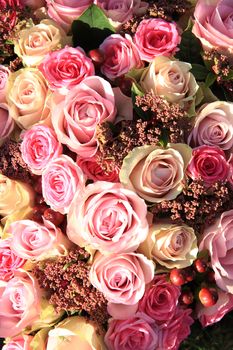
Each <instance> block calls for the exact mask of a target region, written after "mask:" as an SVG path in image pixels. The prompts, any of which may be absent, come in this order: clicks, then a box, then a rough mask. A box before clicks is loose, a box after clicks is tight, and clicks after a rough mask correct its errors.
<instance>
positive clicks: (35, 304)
mask: <svg viewBox="0 0 233 350" xmlns="http://www.w3.org/2000/svg"><path fill="white" fill-rule="evenodd" d="M0 305H1V308H0V337H1V338H6V337H13V336H15V335H17V334H18V333H20V332H21V331H22V330H23V329H24V328H25V327H27V326H31V325H32V324H33V323H34V322H35V321H37V320H38V319H39V317H40V290H39V287H38V285H37V282H36V280H35V279H34V277H33V276H32V275H31V274H30V273H28V272H26V271H24V270H18V271H17V272H15V277H14V278H12V279H11V280H10V281H9V282H6V283H2V284H1V285H0Z"/></svg>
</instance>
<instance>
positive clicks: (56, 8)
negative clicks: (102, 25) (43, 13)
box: [46, 0, 93, 32]
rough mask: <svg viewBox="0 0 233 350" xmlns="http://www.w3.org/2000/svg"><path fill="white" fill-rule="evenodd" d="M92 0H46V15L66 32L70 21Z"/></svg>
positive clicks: (69, 26)
mask: <svg viewBox="0 0 233 350" xmlns="http://www.w3.org/2000/svg"><path fill="white" fill-rule="evenodd" d="M92 1H93V0H78V1H77V0H46V3H47V7H48V15H49V16H50V17H51V18H52V19H53V20H54V21H56V22H57V23H58V24H59V25H60V26H61V27H62V28H63V29H64V30H65V31H66V32H68V31H69V30H70V28H71V24H72V22H73V21H74V20H75V19H77V18H78V17H79V16H81V14H82V13H83V12H84V11H85V10H86V9H87V8H88V7H89V6H90V5H91V4H92Z"/></svg>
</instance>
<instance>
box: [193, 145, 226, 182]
mask: <svg viewBox="0 0 233 350" xmlns="http://www.w3.org/2000/svg"><path fill="white" fill-rule="evenodd" d="M187 173H188V174H189V176H190V177H191V178H192V179H199V178H201V179H202V180H203V181H204V183H205V184H206V185H209V184H212V183H214V182H216V181H226V180H227V178H228V176H229V164H228V163H227V160H226V156H225V153H224V152H223V151H222V150H221V148H219V147H213V146H200V147H197V148H195V149H194V150H193V154H192V158H191V160H190V163H189V165H188V168H187Z"/></svg>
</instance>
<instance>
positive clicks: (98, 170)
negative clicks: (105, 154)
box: [76, 154, 120, 182]
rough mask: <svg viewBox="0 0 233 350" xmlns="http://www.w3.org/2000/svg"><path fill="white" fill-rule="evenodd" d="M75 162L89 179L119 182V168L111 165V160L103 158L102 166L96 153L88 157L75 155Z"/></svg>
mask: <svg viewBox="0 0 233 350" xmlns="http://www.w3.org/2000/svg"><path fill="white" fill-rule="evenodd" d="M76 162H77V164H78V166H79V167H80V168H81V169H82V171H83V173H84V174H85V175H86V177H87V178H88V179H90V180H93V181H109V182H119V172H120V169H119V168H117V167H115V166H114V167H113V166H111V161H108V160H105V161H104V164H103V166H100V165H99V164H98V155H97V154H96V155H94V156H93V157H90V158H82V157H77V159H76ZM103 167H106V170H103Z"/></svg>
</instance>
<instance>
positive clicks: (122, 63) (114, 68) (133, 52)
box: [99, 34, 143, 80]
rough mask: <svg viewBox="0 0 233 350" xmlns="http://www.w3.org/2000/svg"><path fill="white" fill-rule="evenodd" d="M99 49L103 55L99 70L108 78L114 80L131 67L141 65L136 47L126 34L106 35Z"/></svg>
mask: <svg viewBox="0 0 233 350" xmlns="http://www.w3.org/2000/svg"><path fill="white" fill-rule="evenodd" d="M99 49H100V50H101V51H102V52H103V54H104V57H105V60H104V63H103V64H102V66H101V72H102V73H103V74H104V75H105V76H106V77H107V78H109V79H112V80H114V79H115V78H117V77H120V76H121V75H124V74H126V73H128V71H129V70H130V69H132V68H140V67H142V66H143V63H142V61H141V59H140V57H139V53H138V49H137V47H136V46H135V45H134V44H133V42H132V38H131V36H130V35H128V34H126V35H125V37H123V36H122V35H120V34H112V35H110V36H108V37H107V38H106V39H105V40H104V42H103V43H102V44H101V45H100V47H99Z"/></svg>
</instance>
